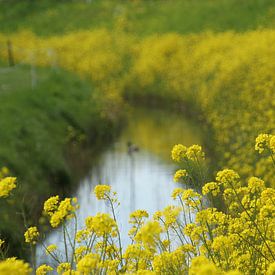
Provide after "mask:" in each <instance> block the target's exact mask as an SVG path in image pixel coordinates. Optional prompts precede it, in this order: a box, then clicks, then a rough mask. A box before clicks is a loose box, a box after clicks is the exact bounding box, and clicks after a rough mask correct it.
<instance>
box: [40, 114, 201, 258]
mask: <svg viewBox="0 0 275 275" xmlns="http://www.w3.org/2000/svg"><path fill="white" fill-rule="evenodd" d="M128 122H129V123H128V125H127V127H125V129H124V131H123V132H122V134H121V136H120V137H119V138H118V140H117V141H116V142H115V143H114V144H113V145H112V146H110V148H109V149H108V150H106V151H105V152H104V153H103V154H102V155H101V156H100V157H99V159H98V162H97V163H96V165H93V167H91V169H90V172H89V173H88V175H87V176H86V177H85V178H84V179H83V180H82V181H81V182H80V184H79V187H78V190H76V192H75V194H73V195H74V196H76V197H77V198H78V201H79V204H80V209H79V210H78V213H77V216H78V223H79V228H82V227H83V226H84V222H85V218H86V217H87V216H88V215H95V214H96V213H98V212H108V213H110V209H109V208H108V206H107V205H106V204H104V202H103V201H98V200H96V198H95V196H94V195H93V194H92V190H93V188H94V186H95V185H97V184H110V185H111V186H112V189H113V190H114V191H116V192H117V193H118V198H119V201H120V202H121V205H120V206H119V207H118V208H117V209H116V212H117V220H118V226H119V228H120V230H121V232H122V243H123V246H124V247H125V245H127V244H128V243H129V239H128V236H127V232H128V230H129V229H130V228H129V225H128V219H129V214H130V213H131V212H132V211H133V210H136V209H146V210H147V211H148V213H149V214H151V215H152V214H153V213H154V212H155V211H157V210H161V209H163V208H164V207H165V206H167V205H168V204H173V201H172V199H171V197H170V195H171V193H172V190H173V189H174V188H175V187H176V184H175V183H173V174H174V171H175V170H176V169H177V167H176V166H175V164H173V163H172V162H171V160H170V151H171V148H172V146H173V145H174V144H177V143H183V144H185V145H191V144H193V143H201V139H200V137H201V133H200V129H199V128H196V127H195V126H194V125H192V123H191V122H188V121H185V120H184V119H183V118H182V116H177V115H175V114H170V113H167V112H163V111H156V110H153V111H148V109H146V110H142V109H133V110H131V111H130V115H129V119H128ZM69 227H71V230H72V229H73V224H69ZM62 234H63V233H62V231H61V230H59V229H57V230H54V231H52V232H51V233H50V234H49V235H48V236H47V238H46V241H45V244H46V245H49V244H53V243H55V244H60V243H61V242H62V239H63V237H62ZM59 247H61V253H62V247H63V246H61V245H60V246H59ZM46 259H47V257H46V255H45V253H44V252H43V250H42V248H41V247H40V248H39V247H38V250H37V262H38V263H44V262H47V260H46Z"/></svg>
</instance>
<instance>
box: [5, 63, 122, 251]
mask: <svg viewBox="0 0 275 275" xmlns="http://www.w3.org/2000/svg"><path fill="white" fill-rule="evenodd" d="M1 70H2V71H1ZM37 77H38V82H37V85H36V86H35V87H34V88H33V89H32V88H31V82H30V68H29V67H28V66H19V67H15V68H10V69H8V70H6V71H5V72H3V69H2V68H0V106H1V108H0V118H1V119H0V167H3V166H7V167H8V168H9V169H10V170H11V173H12V175H16V176H17V178H18V185H19V187H18V189H17V190H16V192H15V196H14V197H13V198H11V199H10V200H9V201H8V202H6V201H5V200H1V201H0V209H1V212H0V220H1V223H0V232H1V234H0V235H1V236H5V237H8V238H9V239H10V241H9V244H10V246H11V249H10V252H12V253H13V255H14V254H17V255H19V254H20V253H21V256H22V253H23V251H24V250H22V249H21V247H19V246H18V240H22V236H23V234H22V232H23V230H24V228H23V221H22V216H21V215H20V214H19V215H15V214H14V213H15V212H17V213H21V212H22V207H23V208H24V209H25V211H26V214H27V215H26V216H27V222H28V223H31V222H32V219H30V217H38V216H39V215H40V214H41V205H42V201H43V200H44V199H45V198H47V197H48V196H50V195H52V194H56V193H59V194H68V193H69V192H70V190H72V189H73V187H74V185H75V184H76V182H77V180H76V176H77V175H76V173H74V167H72V165H71V163H73V162H74V160H72V159H71V158H72V155H71V154H70V152H71V151H72V150H76V149H75V148H79V150H80V151H81V148H82V150H83V149H84V150H86V149H87V148H89V149H91V150H100V148H102V146H103V145H105V143H106V141H107V140H108V139H112V137H113V134H114V133H115V132H116V131H115V130H116V129H117V125H118V123H117V122H118V121H116V123H113V122H111V121H109V120H108V119H106V118H103V117H102V116H101V113H102V105H101V103H100V102H95V101H94V100H92V94H93V90H92V87H91V83H90V82H89V81H85V80H81V79H79V78H78V77H76V76H75V75H72V74H70V73H67V72H64V71H61V70H58V71H55V70H50V69H47V68H44V69H42V68H41V69H37ZM85 137H86V138H85ZM81 140H83V141H81ZM104 141H105V143H104ZM85 148H86V149H85ZM87 150H88V149H87ZM88 161H89V160H88V159H86V162H88ZM30 201H31V204H30V203H29V202H30ZM10 204H12V205H13V206H12V207H11V206H10ZM11 217H14V218H12V219H11Z"/></svg>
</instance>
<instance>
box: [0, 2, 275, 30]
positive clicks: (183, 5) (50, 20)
mask: <svg viewBox="0 0 275 275" xmlns="http://www.w3.org/2000/svg"><path fill="white" fill-rule="evenodd" d="M88 2H89V1H84V0H83V1H54V0H51V1H48V0H41V1H30V0H29V1H16V0H13V1H2V2H0V6H1V9H0V26H1V27H0V30H1V31H2V32H10V31H17V30H19V29H32V30H33V31H35V32H36V33H37V34H40V35H51V34H60V33H65V32H70V31H74V30H79V29H87V28H98V27H107V28H109V29H110V28H113V27H116V26H118V25H119V26H123V27H124V28H125V29H127V30H128V31H131V32H133V33H137V34H140V35H149V34H152V33H156V32H180V33H194V32H201V31H204V30H212V31H225V30H236V31H245V30H248V29H256V28H258V27H274V26H275V20H274V15H275V4H274V1H273V0H249V1H247V0H241V1H240V0H208V1H203V0H185V1H182V0H173V1H172V0H170V1H164V0H162V1H161V0H156V1H153V0H151V1H148V0H143V1H142V0H140V1H139V0H137V1H125V0H116V1H113V0H103V1H102V0H92V1H90V3H88Z"/></svg>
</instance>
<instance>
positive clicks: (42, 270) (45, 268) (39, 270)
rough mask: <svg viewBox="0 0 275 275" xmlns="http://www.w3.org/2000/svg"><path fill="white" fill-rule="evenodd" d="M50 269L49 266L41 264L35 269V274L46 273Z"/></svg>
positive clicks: (45, 274)
mask: <svg viewBox="0 0 275 275" xmlns="http://www.w3.org/2000/svg"><path fill="white" fill-rule="evenodd" d="M51 271H53V268H52V267H51V266H49V265H46V264H43V265H41V266H39V267H38V268H37V269H36V275H47V274H48V272H51Z"/></svg>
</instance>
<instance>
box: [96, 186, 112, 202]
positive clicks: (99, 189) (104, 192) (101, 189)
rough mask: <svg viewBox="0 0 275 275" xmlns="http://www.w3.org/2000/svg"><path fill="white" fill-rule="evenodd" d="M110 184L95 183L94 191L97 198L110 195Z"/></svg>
mask: <svg viewBox="0 0 275 275" xmlns="http://www.w3.org/2000/svg"><path fill="white" fill-rule="evenodd" d="M110 191H111V186H109V185H103V184H102V185H97V186H96V187H95V189H94V193H95V195H96V197H97V199H98V200H103V199H106V197H107V196H110Z"/></svg>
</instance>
